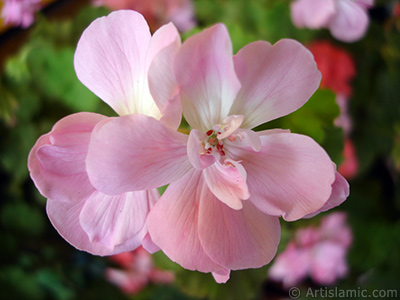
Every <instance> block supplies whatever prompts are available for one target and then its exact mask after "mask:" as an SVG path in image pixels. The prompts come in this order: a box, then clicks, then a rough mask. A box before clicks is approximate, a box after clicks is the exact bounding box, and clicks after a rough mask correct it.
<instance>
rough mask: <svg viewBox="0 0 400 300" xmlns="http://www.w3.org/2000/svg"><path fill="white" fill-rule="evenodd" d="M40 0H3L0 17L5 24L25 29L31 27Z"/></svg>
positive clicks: (39, 6) (39, 5)
mask: <svg viewBox="0 0 400 300" xmlns="http://www.w3.org/2000/svg"><path fill="white" fill-rule="evenodd" d="M40 2H41V0H5V1H4V3H3V8H2V11H1V17H2V18H3V19H4V23H5V24H11V25H13V26H21V27H22V28H27V27H29V26H31V25H32V23H33V21H34V19H35V17H34V15H35V13H36V12H37V11H39V9H40V8H41V4H40Z"/></svg>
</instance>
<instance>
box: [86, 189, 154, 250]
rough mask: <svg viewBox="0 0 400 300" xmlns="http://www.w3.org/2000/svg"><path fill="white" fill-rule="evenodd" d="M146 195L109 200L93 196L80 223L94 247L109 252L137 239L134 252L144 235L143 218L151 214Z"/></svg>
mask: <svg viewBox="0 0 400 300" xmlns="http://www.w3.org/2000/svg"><path fill="white" fill-rule="evenodd" d="M149 196H150V195H149V193H148V192H147V191H138V192H130V193H125V194H121V195H118V196H109V195H106V194H103V193H100V192H97V191H96V192H94V193H93V195H92V196H91V197H89V199H87V201H86V202H85V205H84V206H83V208H82V211H81V213H80V217H79V220H80V223H81V226H82V228H83V230H85V232H86V233H87V234H88V236H89V240H90V241H91V242H92V243H94V242H96V243H101V244H102V245H104V246H105V247H106V248H108V249H110V250H111V251H112V250H113V249H114V248H115V247H116V246H118V245H122V244H124V243H126V242H127V241H128V240H132V238H133V237H135V236H137V245H133V248H132V249H134V248H136V247H138V246H140V245H141V243H142V240H143V238H144V235H145V234H146V231H143V228H144V227H145V221H146V217H147V215H148V213H149V211H150V204H149Z"/></svg>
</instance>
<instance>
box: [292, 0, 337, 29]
mask: <svg viewBox="0 0 400 300" xmlns="http://www.w3.org/2000/svg"><path fill="white" fill-rule="evenodd" d="M290 9H291V10H290V12H291V16H292V21H293V23H294V25H295V26H296V27H300V28H302V27H307V28H312V29H318V28H323V27H326V26H327V25H328V22H329V20H330V18H331V17H332V16H333V15H334V13H335V11H336V9H335V0H297V1H294V2H292V3H291V5H290Z"/></svg>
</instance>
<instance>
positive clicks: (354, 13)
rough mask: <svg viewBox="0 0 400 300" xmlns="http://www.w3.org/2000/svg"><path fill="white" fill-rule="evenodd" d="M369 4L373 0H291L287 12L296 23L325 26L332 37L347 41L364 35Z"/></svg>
mask: <svg viewBox="0 0 400 300" xmlns="http://www.w3.org/2000/svg"><path fill="white" fill-rule="evenodd" d="M373 4H374V0H295V1H294V2H292V5H291V15H292V20H293V23H294V24H295V26H297V27H300V28H303V27H307V28H310V29H319V28H328V29H329V31H330V32H331V34H332V36H333V37H335V38H336V39H338V40H340V41H343V42H348V43H350V42H355V41H357V40H359V39H361V38H362V37H363V36H364V35H365V33H366V31H367V28H368V25H369V17H368V12H367V11H368V8H370V7H371V6H373Z"/></svg>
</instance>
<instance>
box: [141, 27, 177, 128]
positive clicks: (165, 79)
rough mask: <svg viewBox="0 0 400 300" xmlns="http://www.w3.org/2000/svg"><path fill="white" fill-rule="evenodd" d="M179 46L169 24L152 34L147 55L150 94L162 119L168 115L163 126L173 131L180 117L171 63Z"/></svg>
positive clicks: (172, 28)
mask: <svg viewBox="0 0 400 300" xmlns="http://www.w3.org/2000/svg"><path fill="white" fill-rule="evenodd" d="M180 46H181V40H180V36H179V33H178V31H177V30H176V28H175V26H174V25H173V24H172V23H169V24H168V25H164V26H162V27H161V28H160V29H158V30H157V31H156V32H155V33H154V35H153V37H152V39H151V42H150V47H149V53H148V55H147V59H148V63H150V65H149V75H148V80H149V89H150V93H151V95H152V96H153V99H154V101H155V103H156V104H157V106H158V108H159V109H160V112H161V114H162V115H163V117H164V115H165V114H166V113H168V114H169V117H168V118H163V119H162V120H163V121H165V122H164V124H165V125H167V126H168V127H170V128H172V129H174V130H176V129H177V128H178V127H179V124H180V122H181V116H182V107H181V102H180V101H179V97H178V96H177V93H178V88H177V85H176V81H175V76H174V72H173V61H174V58H175V55H176V53H177V52H178V50H179V48H180ZM160 49H162V50H160ZM154 53H155V55H154ZM149 59H151V60H150V61H149Z"/></svg>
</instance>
